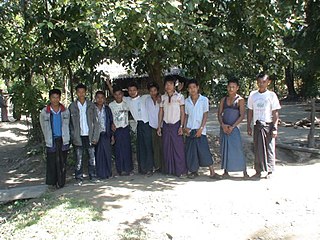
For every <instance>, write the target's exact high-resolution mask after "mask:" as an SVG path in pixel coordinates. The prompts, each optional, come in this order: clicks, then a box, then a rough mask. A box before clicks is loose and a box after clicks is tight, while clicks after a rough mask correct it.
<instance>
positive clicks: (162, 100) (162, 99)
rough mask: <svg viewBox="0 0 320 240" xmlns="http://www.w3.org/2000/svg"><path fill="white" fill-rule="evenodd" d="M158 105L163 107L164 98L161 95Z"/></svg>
mask: <svg viewBox="0 0 320 240" xmlns="http://www.w3.org/2000/svg"><path fill="white" fill-rule="evenodd" d="M159 105H160V107H161V108H163V105H164V96H163V95H162V96H161V101H160V104H159Z"/></svg>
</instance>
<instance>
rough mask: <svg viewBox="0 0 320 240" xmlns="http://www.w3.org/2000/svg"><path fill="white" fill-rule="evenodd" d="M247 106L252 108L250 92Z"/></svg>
mask: <svg viewBox="0 0 320 240" xmlns="http://www.w3.org/2000/svg"><path fill="white" fill-rule="evenodd" d="M247 106H248V108H249V109H250V110H252V109H253V101H252V93H250V95H249V98H248V104H247Z"/></svg>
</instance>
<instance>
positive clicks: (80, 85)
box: [76, 83, 87, 91]
mask: <svg viewBox="0 0 320 240" xmlns="http://www.w3.org/2000/svg"><path fill="white" fill-rule="evenodd" d="M81 88H82V89H84V90H85V91H87V86H86V85H84V84H83V83H79V84H78V85H77V86H76V91H78V89H81Z"/></svg>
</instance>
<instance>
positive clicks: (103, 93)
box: [95, 90, 106, 97]
mask: <svg viewBox="0 0 320 240" xmlns="http://www.w3.org/2000/svg"><path fill="white" fill-rule="evenodd" d="M99 94H101V95H103V96H106V94H105V92H104V91H101V90H98V91H96V94H95V97H96V96H97V95H99Z"/></svg>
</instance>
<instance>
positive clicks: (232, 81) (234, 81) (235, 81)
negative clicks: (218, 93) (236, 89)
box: [228, 77, 239, 86]
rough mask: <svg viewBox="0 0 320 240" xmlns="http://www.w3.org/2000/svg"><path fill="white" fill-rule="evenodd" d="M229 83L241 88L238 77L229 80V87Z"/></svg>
mask: <svg viewBox="0 0 320 240" xmlns="http://www.w3.org/2000/svg"><path fill="white" fill-rule="evenodd" d="M229 83H235V84H237V86H239V80H238V78H236V77H232V78H230V79H229V80H228V85H229Z"/></svg>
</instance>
